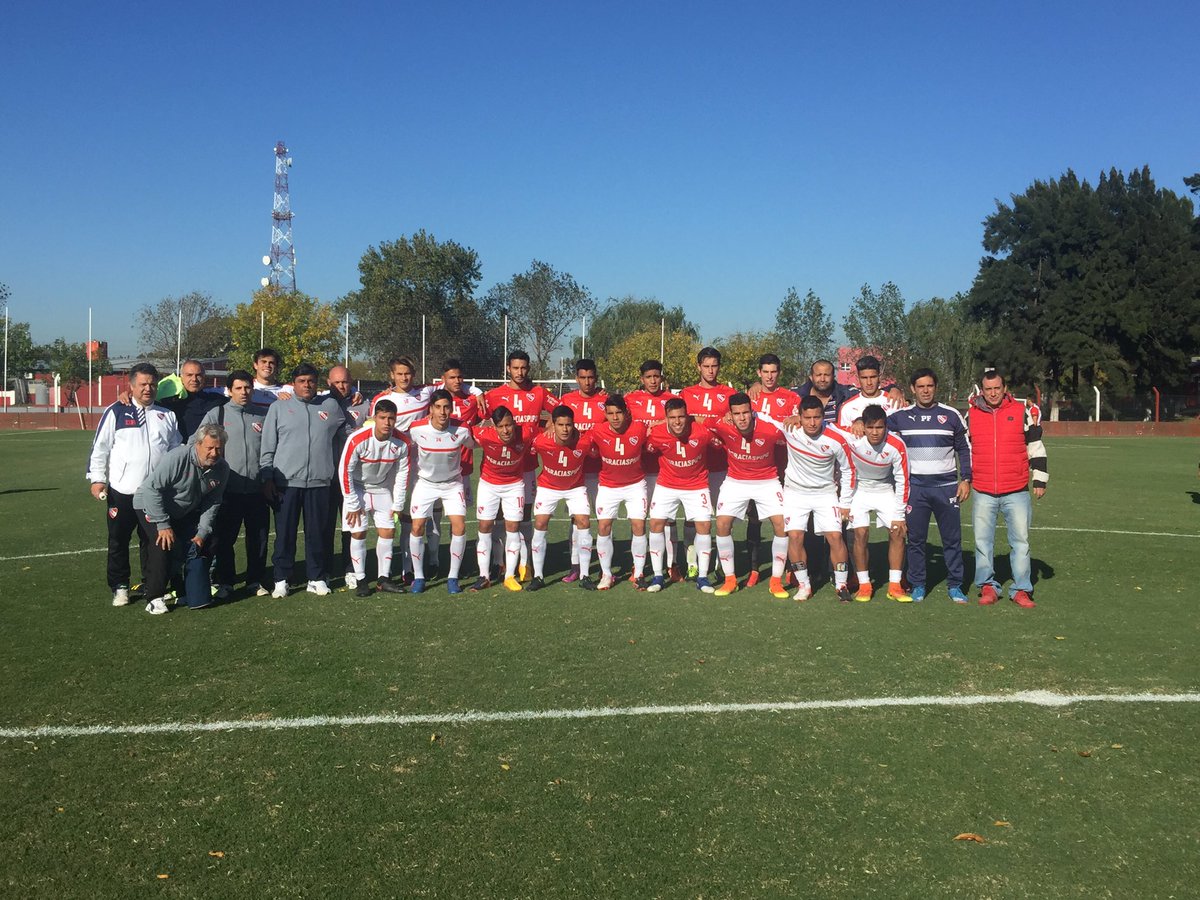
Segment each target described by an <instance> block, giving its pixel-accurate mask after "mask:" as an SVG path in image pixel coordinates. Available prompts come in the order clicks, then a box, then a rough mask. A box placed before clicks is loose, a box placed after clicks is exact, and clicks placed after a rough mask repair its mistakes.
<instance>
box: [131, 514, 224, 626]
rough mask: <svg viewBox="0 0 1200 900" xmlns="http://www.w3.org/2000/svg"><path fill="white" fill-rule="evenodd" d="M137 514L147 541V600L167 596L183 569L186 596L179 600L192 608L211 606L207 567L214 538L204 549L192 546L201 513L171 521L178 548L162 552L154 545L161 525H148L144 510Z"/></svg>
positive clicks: (140, 529) (145, 588)
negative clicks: (169, 585) (171, 584)
mask: <svg viewBox="0 0 1200 900" xmlns="http://www.w3.org/2000/svg"><path fill="white" fill-rule="evenodd" d="M137 515H138V530H139V531H140V532H141V535H142V538H143V540H144V541H145V542H146V570H145V572H143V573H142V574H143V579H144V582H143V584H144V586H145V587H144V590H145V592H146V599H147V600H154V599H157V598H158V597H162V596H164V595H165V594H166V593H167V584H168V582H170V580H171V579H172V578H173V577H174V575H175V574H176V573H177V572H178V571H179V568H180V567H181V566H182V567H183V594H182V595H181V596H180V600H181V601H182V602H184V603H186V604H187V605H188V606H190V607H192V608H196V607H201V606H209V605H211V604H212V582H211V581H210V580H209V577H208V564H209V548H210V547H211V546H212V538H211V537H210V538H209V539H208V540H207V541H205V544H204V547H197V546H196V545H195V544H193V543H192V538H194V537H195V536H196V528H197V527H198V526H199V524H200V515H199V513H193V514H191V515H188V516H185V517H184V518H182V519H172V520H171V530H172V531H174V532H175V546H174V548H173V549H171V550H163V549H162V548H161V547H159V546H158V545H157V544H156V543H155V539H156V538H157V537H158V526H157V525H154V524H152V523H150V522H147V521H146V516H145V514H144V513H142V511H141V510H138V513H137Z"/></svg>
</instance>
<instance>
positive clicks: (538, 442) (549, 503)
mask: <svg viewBox="0 0 1200 900" xmlns="http://www.w3.org/2000/svg"><path fill="white" fill-rule="evenodd" d="M550 421H551V423H552V426H553V427H552V433H551V434H545V433H543V434H539V435H538V436H537V437H535V438H534V439H533V452H534V453H535V454H536V455H537V457H538V458H539V459H540V460H541V463H542V471H541V472H539V473H538V477H537V493H536V494H535V496H534V501H533V545H532V547H533V554H532V555H533V580H532V581H530V582H529V587H528V590H531V591H536V590H539V589H541V588H543V587H545V584H546V582H545V568H546V543H547V530H548V529H549V527H550V517H551V516H552V515H553V514H554V511H555V510H556V509H558V504H559V503H560V502H561V503H565V504H566V505H567V513H568V514H569V515H570V516H571V520H572V522H573V523H574V525H575V538H576V540H577V541H578V542H579V565H580V567H581V568H582V569H583V570H584V571H585V572H586V571H587V569H588V566H589V565H590V564H591V561H592V532H591V527H590V525H591V523H590V512H589V510H588V502H587V492H586V490H585V489H584V487H583V464H584V460H586V459H587V457H588V454H589V453H590V452H591V449H592V442H591V438H590V437H589V436H588V435H585V434H580V433H579V431H578V430H577V429H576V428H575V413H573V412H572V411H571V407H569V406H562V405H561V404H560V405H559V406H556V407H554V410H553V411H552V412H551V413H550ZM579 586H580V587H581V588H583V589H584V590H588V591H594V590H595V589H596V585H595V583H594V582H593V581H592V580H591V579H590V578H587V577H583V578H580V579H579Z"/></svg>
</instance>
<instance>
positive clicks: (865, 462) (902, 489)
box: [844, 432, 908, 505]
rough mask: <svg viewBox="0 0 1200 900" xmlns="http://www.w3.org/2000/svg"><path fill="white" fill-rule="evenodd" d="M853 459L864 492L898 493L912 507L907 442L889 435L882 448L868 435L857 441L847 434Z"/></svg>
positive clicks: (899, 497)
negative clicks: (909, 499) (869, 438)
mask: <svg viewBox="0 0 1200 900" xmlns="http://www.w3.org/2000/svg"><path fill="white" fill-rule="evenodd" d="M844 437H845V438H846V444H847V445H848V446H849V448H850V459H851V462H853V463H854V471H855V474H856V475H857V477H858V489H859V490H861V491H894V492H895V494H896V499H897V500H899V501H900V502H901V503H902V504H904V505H907V504H908V448H907V447H906V446H904V441H902V440H900V438H899V437H897V436H896V435H894V434H891V433H890V432H889V433H887V434H886V435H885V437H884V439H883V443H881V444H879V445H878V446H876V445H874V444H872V443H871V442H870V441H868V440H867V437H866V435H863V436H862V437H860V438H856V437H854V436H853V435H851V434H849V433H844Z"/></svg>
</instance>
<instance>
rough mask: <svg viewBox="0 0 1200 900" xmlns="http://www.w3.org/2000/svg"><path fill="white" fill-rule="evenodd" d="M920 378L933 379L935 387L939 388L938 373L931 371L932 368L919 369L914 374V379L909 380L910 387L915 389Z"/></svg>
mask: <svg viewBox="0 0 1200 900" xmlns="http://www.w3.org/2000/svg"><path fill="white" fill-rule="evenodd" d="M918 378H932V379H933V386H934V387H937V383H938V380H937V372H935V371H933V369H930V368H924V369H917V370H916V371H915V372H913V373H912V377H911V378H910V379H908V386H909V387H915V386H916V384H917V379H918Z"/></svg>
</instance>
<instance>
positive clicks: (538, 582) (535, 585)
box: [525, 575, 546, 591]
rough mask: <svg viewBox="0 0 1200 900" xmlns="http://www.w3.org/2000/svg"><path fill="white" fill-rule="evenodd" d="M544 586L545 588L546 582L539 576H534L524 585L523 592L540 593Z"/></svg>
mask: <svg viewBox="0 0 1200 900" xmlns="http://www.w3.org/2000/svg"><path fill="white" fill-rule="evenodd" d="M545 586H546V582H545V581H544V580H543V579H542V578H541V577H540V576H538V575H534V576H533V578H532V579H531V580H530V582H529V584H528V585H526V587H525V590H527V591H540V590H541V589H542V588H544V587H545Z"/></svg>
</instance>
